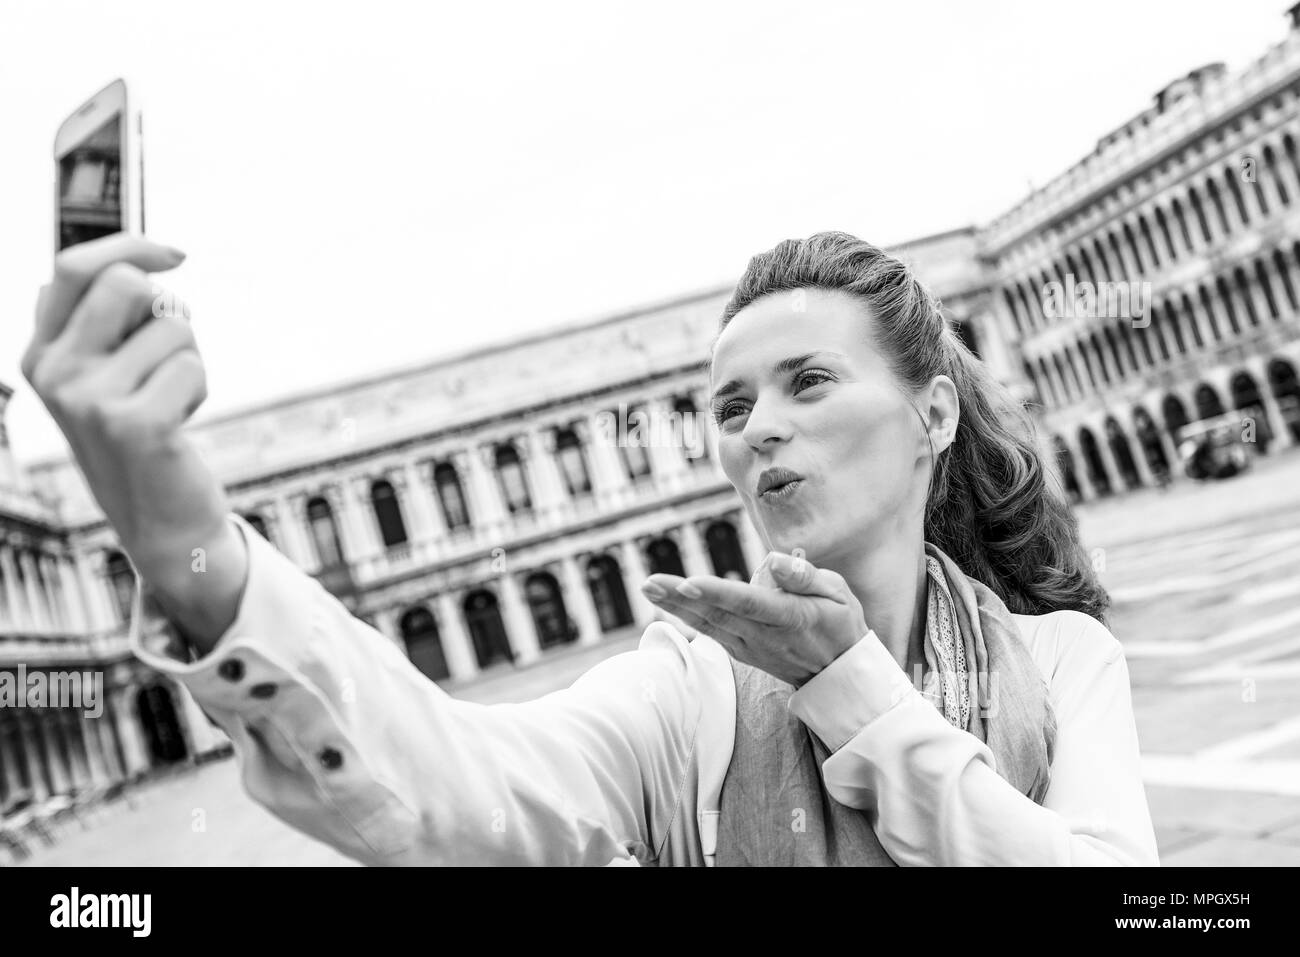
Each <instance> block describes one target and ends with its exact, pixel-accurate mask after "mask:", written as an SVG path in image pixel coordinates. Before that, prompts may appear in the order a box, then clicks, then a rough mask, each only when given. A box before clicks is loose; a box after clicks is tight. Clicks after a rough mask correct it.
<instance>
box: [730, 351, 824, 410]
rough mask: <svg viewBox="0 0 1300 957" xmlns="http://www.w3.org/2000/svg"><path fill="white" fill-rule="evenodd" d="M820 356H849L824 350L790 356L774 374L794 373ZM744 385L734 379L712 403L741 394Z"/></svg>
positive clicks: (779, 365) (780, 364) (778, 364)
mask: <svg viewBox="0 0 1300 957" xmlns="http://www.w3.org/2000/svg"><path fill="white" fill-rule="evenodd" d="M819 355H826V356H835V357H836V358H838V359H847V358H848V356H846V355H844V354H842V353H839V352H830V351H828V350H823V351H819V352H809V353H806V354H804V355H801V356H790V357H789V358H788V359H782V360H781V361H780V362H778V363H776V364H775V365H774V366H772V374H773V375H781V374H783V373H786V372H794V371H795V370H796V369H798V368H800V367H801V366H803V365H804V364H805V363H807V362H808V360H810V359H815V358H816V357H817V356H819ZM743 385H744V383H742V382H741V381H740V380H739V379H732V380H731V381H730V382H728V383H727V384H726V385H724V386H721V387H720V388H719V389H718V391H717V392H715V393H713V399H712V401H714V402H716V401H717V400H718V399H725V398H726V397H727V396H729V395H731V394H733V393H735V392H739V391H740V390H741V388H742V387H743Z"/></svg>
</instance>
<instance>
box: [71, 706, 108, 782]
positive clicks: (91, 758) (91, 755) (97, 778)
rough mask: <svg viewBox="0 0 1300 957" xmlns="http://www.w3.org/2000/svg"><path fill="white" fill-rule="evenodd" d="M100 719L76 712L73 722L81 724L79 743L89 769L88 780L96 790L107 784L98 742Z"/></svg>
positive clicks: (106, 774) (82, 712)
mask: <svg viewBox="0 0 1300 957" xmlns="http://www.w3.org/2000/svg"><path fill="white" fill-rule="evenodd" d="M102 718H103V715H102V714H101V715H100V718H88V717H86V713H85V712H84V711H78V712H77V713H76V717H75V718H74V720H79V721H80V724H81V728H80V730H81V741H82V744H84V745H85V748H86V764H87V765H88V766H89V769H90V780H91V783H92V784H94V786H95V787H97V788H102V787H106V786H107V785H108V783H109V776H108V768H107V767H106V765H105V762H104V752H103V750H102V749H103V745H102V743H101V742H100V740H99V730H98V724H99V721H100V719H102Z"/></svg>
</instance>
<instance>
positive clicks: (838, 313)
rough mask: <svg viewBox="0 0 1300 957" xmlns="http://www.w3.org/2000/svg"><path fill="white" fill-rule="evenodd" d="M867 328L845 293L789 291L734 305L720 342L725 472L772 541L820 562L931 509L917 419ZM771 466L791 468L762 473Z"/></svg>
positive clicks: (715, 389) (863, 312) (714, 373)
mask: <svg viewBox="0 0 1300 957" xmlns="http://www.w3.org/2000/svg"><path fill="white" fill-rule="evenodd" d="M871 327H872V320H871V317H870V315H869V314H868V309H867V307H866V305H865V304H864V303H863V302H862V301H861V300H859V299H856V298H854V297H852V296H850V295H849V294H847V293H843V292H838V291H835V290H822V289H801V290H791V291H784V292H779V293H773V294H771V295H767V296H763V297H762V298H760V299H758V300H756V301H755V302H753V303H751V304H750V305H749V306H747V307H746V308H745V309H743V310H741V311H740V312H739V313H737V314H736V315H735V316H734V317H733V318H732V320H731V322H730V323H729V324H728V325H727V326H726V328H725V329H723V331H722V334H721V336H719V338H718V342H717V345H716V347H715V349H714V354H713V366H712V369H711V373H710V389H711V397H712V411H713V414H714V416H715V418H716V420H717V421H718V430H719V442H718V447H719V453H720V457H721V459H722V468H723V471H724V472H726V475H727V478H728V479H729V480H730V482H731V484H732V485H734V486H735V488H736V491H737V492H739V493H740V496H741V498H742V499H743V500H744V502H745V507H746V508H747V509H748V510H749V514H750V517H751V518H752V519H753V520H754V524H755V525H756V526H757V527H758V528H759V529H760V530H761V531H762V533H763V535H764V536H765V537H766V539H767V542H768V544H769V545H770V547H771V548H773V549H775V550H777V551H782V552H786V553H790V552H793V550H794V549H796V548H801V549H803V554H804V555H805V556H806V557H807V558H808V560H809V561H811V562H812V563H813V564H815V565H823V566H829V567H834V563H835V559H836V558H838V557H840V556H848V555H852V554H855V553H856V554H861V552H862V549H863V548H864V545H865V544H867V543H869V542H871V541H873V540H876V541H883V540H891V539H893V538H894V535H893V534H891V533H892V532H894V531H897V530H899V529H904V528H914V527H915V524H916V522H917V521H918V520H919V516H920V512H921V509H922V508H923V506H924V501H925V493H926V486H925V483H926V480H927V477H928V457H929V446H928V444H927V442H926V438H925V431H924V427H923V425H922V420H921V418H920V417H918V414H917V409H916V408H915V407H914V406H913V404H912V403H911V402H910V401H909V400H908V398H907V397H906V396H905V395H904V393H903V390H902V387H901V384H900V383H899V381H898V379H897V378H896V377H895V375H894V374H893V372H892V371H890V369H889V367H888V365H887V363H886V361H885V358H884V356H883V355H882V354H881V353H880V352H879V351H878V349H877V348H876V345H875V342H874V337H873V335H872V333H871ZM773 469H783V470H788V472H786V473H785V474H784V475H782V474H780V473H774V474H771V475H768V476H767V477H766V478H765V476H764V473H765V472H767V471H768V470H773ZM792 475H793V476H798V478H797V480H795V481H793V482H790V483H789V484H787V485H785V486H784V487H782V488H777V489H773V490H771V491H761V489H763V488H764V487H765V485H766V484H768V483H769V482H771V481H772V480H773V479H775V480H777V481H785V480H787V479H789V478H790V477H791V476H792Z"/></svg>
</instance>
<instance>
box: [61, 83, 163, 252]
mask: <svg viewBox="0 0 1300 957" xmlns="http://www.w3.org/2000/svg"><path fill="white" fill-rule="evenodd" d="M142 138H143V127H142V124H141V117H140V112H139V110H137V109H135V108H134V105H133V104H132V102H131V99H130V97H129V96H128V94H127V88H126V81H124V80H121V79H117V80H114V81H113V82H112V83H110V84H109V85H108V86H106V87H104V88H103V89H102V90H100V91H99V92H98V93H96V94H95V95H94V96H92V97H91V98H90V99H89V100H87V101H86V102H85V103H83V104H82V105H81V106H79V107H78V108H77V109H76V110H74V111H73V112H72V114H71V115H69V116H68V118H67V119H66V120H64V121H63V123H62V125H61V126H60V127H59V132H58V133H57V134H56V135H55V137H54V165H55V169H56V173H55V175H56V182H55V243H56V247H55V248H56V251H57V250H61V249H66V248H67V247H69V246H73V245H76V244H77V243H84V242H85V241H86V240H88V239H97V238H98V237H100V236H108V235H110V234H111V233H120V232H132V233H140V234H143V233H144V152H143V150H142V148H141V145H142Z"/></svg>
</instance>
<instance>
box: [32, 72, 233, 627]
mask: <svg viewBox="0 0 1300 957" xmlns="http://www.w3.org/2000/svg"><path fill="white" fill-rule="evenodd" d="M139 133H140V126H139V118H138V115H137V114H136V113H134V112H133V110H132V108H131V104H130V102H129V100H128V98H127V91H126V84H125V83H123V82H122V81H121V80H117V81H114V82H113V83H110V84H109V85H108V86H107V87H105V88H104V89H103V90H101V91H100V92H99V93H97V94H96V95H95V96H93V97H91V99H89V100H87V101H86V102H85V103H84V104H82V106H81V107H79V108H78V109H77V110H76V111H74V112H73V114H72V115H71V116H69V117H68V118H67V119H66V120H65V121H64V122H63V124H62V125H61V126H60V127H59V132H58V135H57V137H56V139H55V146H54V155H55V160H56V167H57V184H58V185H57V190H56V206H55V215H56V224H57V228H56V235H57V237H58V238H57V244H58V247H59V248H58V251H57V252H56V254H55V260H54V276H53V279H52V280H51V281H50V283H49V284H48V285H47V286H45V287H44V288H42V289H41V292H40V296H39V298H38V300H37V306H36V324H35V330H34V332H33V335H32V340H31V342H30V344H29V345H28V347H27V351H26V353H25V354H24V355H23V358H22V363H21V365H22V371H23V375H24V376H25V377H26V378H27V381H28V382H30V383H31V385H32V388H33V389H35V391H36V394H37V395H38V396H40V398H41V401H42V402H44V403H45V407H46V408H47V409H48V410H49V412H50V414H51V416H52V417H53V418H54V421H55V422H56V423H57V425H58V426H59V428H60V430H61V431H62V432H63V434H64V436H65V437H66V438H67V440H68V444H69V446H70V447H71V449H72V452H73V454H74V456H75V457H76V460H77V464H78V466H79V467H80V469H81V471H82V474H83V475H84V476H85V477H86V483H87V485H88V486H89V488H90V490H91V492H92V494H93V495H94V496H95V499H96V501H97V502H99V505H100V507H101V508H102V509H103V511H104V515H105V517H106V518H107V519H108V522H109V524H110V525H112V526H113V528H114V530H115V531H116V532H117V536H118V539H119V540H120V542H121V544H122V547H123V549H124V550H125V551H126V553H127V555H128V556H130V558H131V561H132V563H133V564H134V565H135V568H136V570H137V571H138V572H139V574H140V576H141V577H142V578H143V579H144V580H145V582H146V583H147V584H148V585H150V586H151V587H152V590H153V594H154V597H155V598H156V599H157V600H158V603H159V604H160V605H162V607H163V608H164V610H165V611H166V612H167V613H168V615H169V617H171V618H172V619H173V620H174V621H175V622H177V623H178V624H179V625H181V626H182V628H183V629H184V630H185V631H186V632H187V633H188V634H189V635H190V636H191V637H192V638H193V639H194V640H195V644H196V645H197V646H198V647H199V650H200V651H206V650H207V648H209V647H211V645H212V644H214V643H215V642H216V640H217V638H218V637H219V636H220V635H221V633H222V632H223V631H224V630H225V629H226V627H228V625H229V624H230V622H231V621H232V620H233V619H234V616H235V613H236V610H237V608H238V601H239V596H240V594H241V593H242V590H243V586H244V580H245V577H246V574H247V556H246V553H245V551H244V543H243V540H242V536H241V535H240V534H239V532H238V530H237V529H235V527H234V526H233V525H232V524H230V523H229V522H228V520H227V518H228V515H229V512H230V506H229V503H228V502H227V500H226V496H225V490H224V488H223V487H222V484H221V483H220V482H219V481H218V480H217V478H216V477H215V476H214V475H213V473H212V471H211V469H209V468H208V465H207V463H206V462H204V461H203V459H202V457H201V456H200V455H199V454H198V451H197V449H196V448H195V447H194V445H193V443H192V442H190V441H189V438H188V437H187V436H186V435H185V434H184V433H183V432H182V431H181V427H182V426H183V425H184V424H185V422H186V421H187V420H188V419H189V417H190V416H191V415H192V414H193V413H194V412H195V410H196V409H197V408H198V407H199V405H200V404H201V403H202V402H203V400H204V399H205V398H206V397H207V382H206V371H205V369H204V366H203V360H202V358H201V357H200V356H199V351H198V344H197V342H196V341H195V338H194V333H193V330H192V329H191V328H190V323H189V321H188V311H187V310H186V309H185V308H184V306H183V305H182V304H180V303H177V302H176V301H175V299H174V297H172V296H170V295H167V296H166V297H165V298H161V299H160V291H159V289H158V288H157V287H156V286H155V283H154V280H153V278H152V275H151V274H153V273H160V272H165V271H166V270H169V269H173V268H175V267H176V266H178V265H179V264H180V262H181V261H182V260H183V259H184V253H182V252H180V251H179V250H176V249H172V248H170V247H167V246H163V245H160V244H159V243H155V242H151V241H150V240H148V239H146V238H145V237H144V236H143V235H142V233H143V229H144V204H143V199H144V197H143V183H142V179H143V177H142V175H141V165H140V144H139ZM160 301H162V302H166V303H167V304H168V308H167V309H164V310H159V309H157V308H155V307H156V304H157V303H158V302H160ZM196 549H201V550H202V551H203V552H205V553H206V554H207V555H208V565H207V568H208V571H207V573H206V574H204V575H197V574H195V573H194V571H193V568H192V564H191V563H192V557H193V555H194V553H195V550H196Z"/></svg>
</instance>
